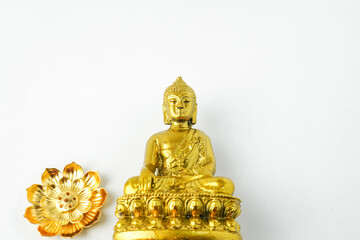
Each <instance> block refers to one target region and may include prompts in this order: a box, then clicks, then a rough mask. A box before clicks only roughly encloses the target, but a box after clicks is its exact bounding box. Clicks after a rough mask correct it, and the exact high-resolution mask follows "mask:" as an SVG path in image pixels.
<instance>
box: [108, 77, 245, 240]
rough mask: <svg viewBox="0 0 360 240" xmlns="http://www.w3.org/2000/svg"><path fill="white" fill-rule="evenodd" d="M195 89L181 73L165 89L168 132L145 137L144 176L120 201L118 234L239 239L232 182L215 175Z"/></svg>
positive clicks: (117, 239)
mask: <svg viewBox="0 0 360 240" xmlns="http://www.w3.org/2000/svg"><path fill="white" fill-rule="evenodd" d="M196 113H197V104H196V96H195V92H194V91H193V89H192V88H190V87H189V86H188V85H187V84H186V83H185V82H184V81H183V80H182V79H181V77H178V78H177V79H176V81H175V82H174V83H173V84H172V85H171V86H169V87H168V88H167V89H166V91H165V94H164V103H163V114H164V123H165V124H168V125H170V128H169V129H168V130H166V131H162V132H159V133H156V134H154V135H153V136H151V137H150V139H149V140H148V142H147V146H146V151H145V161H144V165H143V168H142V170H141V172H140V175H139V176H137V177H132V178H130V179H129V180H128V181H127V182H126V184H125V186H124V194H125V195H124V196H122V197H120V198H119V199H118V201H117V209H116V212H115V214H116V216H117V217H118V219H119V221H118V222H117V224H116V226H115V228H114V229H115V233H114V239H115V240H120V239H237V240H239V239H241V235H240V226H239V225H238V224H237V223H236V221H235V218H236V217H238V215H239V214H240V212H241V211H240V199H238V198H235V197H233V196H232V194H233V192H234V184H233V182H232V181H231V180H230V179H228V178H225V177H215V176H214V173H215V158H214V154H213V150H212V147H211V142H210V139H209V137H208V136H207V135H206V134H205V133H203V132H202V131H200V130H198V129H194V128H192V126H193V125H194V124H195V123H196Z"/></svg>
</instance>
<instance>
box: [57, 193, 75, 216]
mask: <svg viewBox="0 0 360 240" xmlns="http://www.w3.org/2000/svg"><path fill="white" fill-rule="evenodd" d="M78 201H79V200H78V197H77V195H76V194H74V193H72V192H63V193H61V194H59V195H58V196H57V199H56V207H57V208H58V209H59V210H60V211H62V212H66V211H70V210H73V209H74V208H76V206H77V205H78Z"/></svg>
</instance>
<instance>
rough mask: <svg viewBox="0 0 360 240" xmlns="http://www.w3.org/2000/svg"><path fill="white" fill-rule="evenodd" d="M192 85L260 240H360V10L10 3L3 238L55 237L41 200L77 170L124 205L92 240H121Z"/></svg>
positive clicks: (0, 55)
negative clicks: (28, 212) (171, 98)
mask: <svg viewBox="0 0 360 240" xmlns="http://www.w3.org/2000/svg"><path fill="white" fill-rule="evenodd" d="M179 75H181V76H182V77H183V79H184V80H185V81H186V82H187V83H188V84H189V85H190V86H191V87H192V88H193V89H194V90H195V92H196V94H197V98H198V124H197V125H195V127H196V128H199V129H201V130H203V131H204V132H205V133H207V134H208V135H209V136H210V138H211V140H212V144H213V148H214V152H215V157H216V160H217V173H216V175H218V176H227V177H229V178H231V179H232V180H233V181H234V182H235V185H236V192H235V196H237V197H240V198H241V199H242V200H243V204H242V210H243V212H242V214H241V216H240V217H239V218H238V221H239V223H240V225H241V227H242V230H241V233H242V235H243V237H244V240H297V239H298V240H304V239H307V240H308V239H314V240H318V239H326V240H335V239H337V240H338V239H346V240H352V239H354V240H355V239H359V235H360V207H359V206H360V163H359V161H360V127H359V125H360V3H359V1H357V0H353V1H350V0H347V1H346V0H327V1H325V0H324V1H320V0H302V1H287V0H283V1H280V0H274V1H259V0H254V1H209V0H208V1H196V0H191V1H179V0H178V1H169V0H166V1H153V0H152V1H89V0H87V1H56V0H46V1H45V0H44V1H35V0H32V1H28V0H26V1H25V0H24V1H14V0H13V1H1V2H0V131H1V132H0V160H1V167H0V169H1V170H0V171H1V174H0V181H1V182H0V183H1V191H0V194H1V197H0V208H1V214H0V228H1V237H0V238H1V239H5V238H6V239H19V240H21V239H40V237H39V233H38V232H37V231H36V227H37V226H35V225H32V224H30V223H29V222H28V221H27V219H25V218H24V217H23V214H24V211H25V208H26V207H27V206H29V205H30V203H29V202H28V201H27V199H26V191H25V189H26V188H27V187H29V186H30V185H32V184H34V183H41V181H40V177H41V174H42V173H43V171H44V169H45V168H46V167H56V168H59V169H62V168H63V167H64V166H65V165H66V164H67V163H70V162H72V161H76V162H77V163H79V164H81V165H82V166H83V168H84V170H85V171H88V170H97V171H99V172H100V174H101V177H102V186H103V187H104V188H106V189H107V191H108V193H109V198H108V200H107V203H106V204H105V205H104V207H103V208H102V210H103V215H102V217H101V220H100V221H99V222H98V223H97V224H96V225H94V226H93V227H92V228H90V229H86V230H85V231H83V233H82V234H81V235H79V236H78V237H76V239H79V240H80V239H94V240H95V239H112V234H113V226H114V225H115V223H116V218H115V216H114V209H115V201H116V198H117V197H119V196H120V195H122V190H123V185H124V183H125V181H126V180H127V179H128V178H129V177H131V176H134V175H138V174H139V172H140V167H141V165H142V161H143V155H144V150H145V143H146V141H147V139H148V138H149V137H150V136H151V135H152V134H153V133H155V132H158V131H161V130H164V129H166V126H165V125H163V122H162V111H161V105H162V96H163V92H164V90H165V88H166V87H167V86H168V85H170V84H172V82H173V81H174V80H175V79H176V77H178V76H179ZM55 239H60V237H55Z"/></svg>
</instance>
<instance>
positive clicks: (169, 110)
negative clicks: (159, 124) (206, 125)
mask: <svg viewBox="0 0 360 240" xmlns="http://www.w3.org/2000/svg"><path fill="white" fill-rule="evenodd" d="M196 112H197V104H196V96H195V92H194V90H192V88H191V87H189V86H188V85H187V84H186V83H185V82H184V81H183V80H182V78H181V77H178V78H177V79H176V81H175V82H174V83H173V84H172V85H171V86H169V87H168V88H167V89H166V90H165V93H164V103H163V113H164V123H165V124H167V125H170V124H171V123H172V122H189V125H194V124H195V123H196Z"/></svg>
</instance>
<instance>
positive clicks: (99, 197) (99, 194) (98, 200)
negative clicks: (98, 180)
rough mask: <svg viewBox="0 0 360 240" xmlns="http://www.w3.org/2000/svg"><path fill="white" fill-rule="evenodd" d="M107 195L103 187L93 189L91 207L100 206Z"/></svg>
mask: <svg viewBox="0 0 360 240" xmlns="http://www.w3.org/2000/svg"><path fill="white" fill-rule="evenodd" d="M106 197H107V193H106V191H105V189H103V188H100V189H96V190H95V191H93V194H92V196H91V198H90V201H91V202H92V203H93V207H97V208H100V207H102V205H103V204H104V202H105V200H106Z"/></svg>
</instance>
